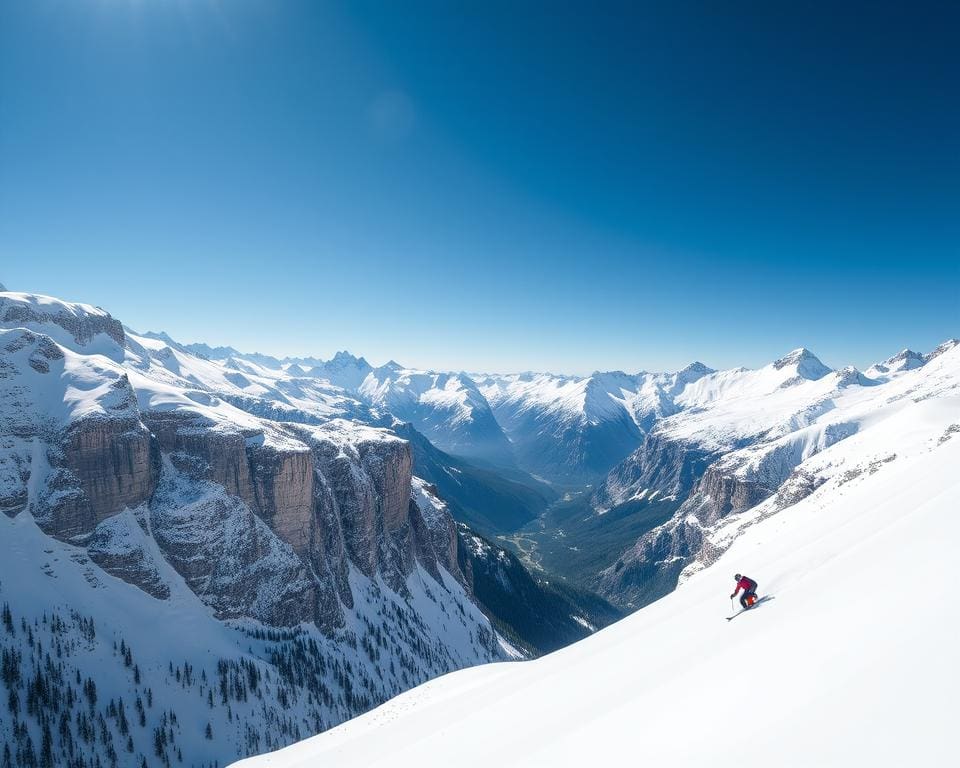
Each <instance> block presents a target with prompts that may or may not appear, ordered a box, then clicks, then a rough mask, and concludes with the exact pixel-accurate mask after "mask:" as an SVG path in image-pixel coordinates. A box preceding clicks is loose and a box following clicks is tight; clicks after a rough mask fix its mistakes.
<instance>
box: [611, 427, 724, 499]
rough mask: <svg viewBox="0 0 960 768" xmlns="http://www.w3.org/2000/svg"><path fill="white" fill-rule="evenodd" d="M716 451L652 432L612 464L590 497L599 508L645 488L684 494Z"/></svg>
mask: <svg viewBox="0 0 960 768" xmlns="http://www.w3.org/2000/svg"><path fill="white" fill-rule="evenodd" d="M715 458H716V454H715V453H713V452H712V451H709V450H704V449H702V448H699V447H698V446H696V445H692V444H689V443H686V442H684V441H683V440H676V439H673V438H671V437H668V436H666V435H662V434H659V433H657V432H653V433H651V434H649V435H647V437H646V439H645V440H644V441H643V444H642V445H641V446H640V447H639V448H638V449H637V450H636V451H634V452H633V453H632V454H630V456H628V457H627V458H626V459H625V460H624V461H623V462H621V463H620V464H619V465H618V466H617V467H615V468H614V469H613V470H612V471H611V472H610V474H609V475H607V477H606V480H605V481H604V483H603V485H601V486H600V488H598V489H597V492H596V494H594V497H593V505H594V507H596V508H598V509H610V508H612V507H615V506H616V505H618V504H622V503H624V502H625V501H628V500H629V499H630V498H631V497H633V496H635V495H636V494H638V493H640V492H643V491H648V492H651V493H652V492H654V491H656V492H658V494H659V495H660V496H661V497H663V496H673V497H676V498H683V497H684V496H685V495H686V494H687V493H689V491H690V490H691V489H692V488H693V485H694V483H695V482H696V481H697V480H698V479H699V478H700V476H701V475H702V474H703V472H704V470H705V469H706V467H707V466H708V465H709V463H710V462H711V461H712V460H713V459H715Z"/></svg>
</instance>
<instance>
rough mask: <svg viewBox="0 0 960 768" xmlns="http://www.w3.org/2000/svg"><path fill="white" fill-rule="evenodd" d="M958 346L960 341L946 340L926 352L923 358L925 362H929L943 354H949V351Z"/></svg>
mask: <svg viewBox="0 0 960 768" xmlns="http://www.w3.org/2000/svg"><path fill="white" fill-rule="evenodd" d="M958 346H960V339H947V340H946V341H945V342H943V343H942V344H938V345H937V347H936V348H935V349H933V350H932V351H930V352H928V353H927V354H926V355H924V356H923V358H924V361H925V362H930V361H931V360H933V358H935V357H940V355H942V354H943V353H944V352H949V351H950V350H951V349H954V348H955V347H958Z"/></svg>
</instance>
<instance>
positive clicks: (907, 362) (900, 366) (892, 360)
mask: <svg viewBox="0 0 960 768" xmlns="http://www.w3.org/2000/svg"><path fill="white" fill-rule="evenodd" d="M926 362H927V360H926V357H925V356H924V355H921V354H920V353H919V352H914V351H913V350H912V349H902V350H901V351H900V352H898V353H897V354H895V355H893V356H892V357H888V358H887V359H886V360H884V361H883V362H882V363H876V364H875V365H873V366H871V367H870V368H869V369H868V370H867V372H868V373H869V374H873V375H876V374H885V373H891V372H897V371H911V370H913V369H914V368H920V367H921V366H923V365H924V363H926Z"/></svg>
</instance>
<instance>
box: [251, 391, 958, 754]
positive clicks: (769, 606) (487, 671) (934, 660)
mask: <svg viewBox="0 0 960 768" xmlns="http://www.w3.org/2000/svg"><path fill="white" fill-rule="evenodd" d="M957 422H960V401H958V399H957V398H956V397H946V398H943V399H939V400H934V399H930V400H920V401H918V402H911V403H909V404H908V405H906V406H904V407H902V408H901V409H900V410H899V412H898V413H897V414H896V415H895V416H893V417H891V418H888V419H885V420H883V421H882V422H881V423H880V424H878V426H877V428H876V429H870V428H869V425H868V426H867V428H865V429H864V430H863V431H862V432H861V433H860V434H858V435H856V436H855V437H853V438H850V439H848V440H845V441H841V442H840V443H837V444H836V445H834V446H831V447H830V448H828V449H826V450H825V451H823V452H822V453H820V454H817V456H816V457H814V459H815V461H816V462H818V466H819V468H820V469H821V470H822V471H826V472H827V473H828V474H829V475H830V477H829V479H828V480H827V481H826V482H825V483H824V484H823V485H821V486H820V487H819V488H818V489H817V490H816V491H815V492H814V493H813V494H811V495H810V496H808V497H807V498H805V499H804V500H802V501H800V502H799V503H797V504H795V505H793V506H791V507H787V508H786V509H784V510H782V511H780V512H778V513H777V514H774V515H771V516H766V517H765V516H763V515H762V514H760V513H756V514H755V515H754V518H753V519H751V517H750V516H751V513H750V512H748V513H746V514H745V515H743V516H740V517H739V519H738V520H737V521H736V525H737V528H738V531H739V536H738V537H737V538H736V539H735V540H734V541H733V543H732V544H731V545H730V548H729V549H727V550H726V551H725V552H724V553H723V554H722V555H721V556H720V558H719V559H718V560H717V561H716V562H715V563H713V564H712V565H710V566H709V567H706V568H703V569H702V570H699V571H695V569H690V571H691V572H690V573H688V574H686V578H685V579H684V580H683V582H682V583H681V585H680V586H679V587H678V588H677V590H676V591H675V592H673V593H672V594H670V595H668V596H667V597H665V598H663V599H662V600H660V601H658V602H656V603H654V604H652V605H650V606H648V607H646V608H644V609H642V610H640V611H639V612H637V613H635V614H633V615H632V616H630V617H628V618H626V619H624V620H623V621H621V622H619V623H617V624H615V625H613V626H611V627H609V628H607V629H605V630H602V631H600V632H598V633H597V634H595V635H593V636H591V637H589V638H587V639H586V640H583V641H581V642H578V643H576V644H574V645H572V646H569V647H567V648H565V649H562V650H560V651H557V652H555V653H553V654H551V655H549V656H546V657H543V658H541V659H539V660H536V661H532V662H520V663H501V664H495V665H487V666H483V667H477V668H473V669H468V670H464V671H461V672H455V673H453V674H450V675H446V676H444V677H442V678H439V679H436V680H434V681H431V682H429V683H426V684H425V685H422V686H420V687H418V688H415V689H413V690H411V691H408V692H407V693H404V694H402V695H400V696H398V697H397V698H396V699H393V700H392V701H390V702H388V703H387V704H385V705H383V706H381V707H379V708H377V709H375V710H373V711H371V712H369V713H367V714H365V715H363V716H361V717H358V718H356V719H355V720H352V721H350V722H347V723H345V724H343V725H341V726H339V727H337V728H335V729H333V730H331V731H328V732H326V733H324V734H321V735H319V736H316V737H314V738H311V739H308V740H306V741H304V742H301V743H298V744H295V745H293V746H290V747H287V748H286V749H284V750H281V751H279V752H276V753H273V754H269V755H263V756H260V757H256V758H251V759H249V760H246V761H243V762H241V763H238V764H237V765H238V766H243V768H267V766H271V767H275V768H306V767H307V766H318V765H330V766H337V768H353V767H354V766H356V767H359V766H365V767H366V766H370V767H373V766H391V768H395V767H396V766H414V765H417V766H424V765H440V764H447V763H449V762H450V761H454V762H456V764H457V765H459V766H491V765H517V766H566V765H570V766H573V765H578V766H581V765H619V764H623V763H624V762H625V761H629V762H630V764H636V765H653V764H657V763H658V762H660V761H665V762H668V763H669V764H672V765H709V766H725V765H730V766H738V767H739V768H743V766H813V765H818V766H822V765H868V766H881V765H883V766H886V765H889V766H902V765H947V764H954V760H955V750H954V745H953V739H952V733H953V729H954V727H955V723H956V714H957V709H956V705H957V693H956V691H957V690H958V686H960V654H958V652H957V646H956V638H957V637H958V636H960V615H958V613H957V611H956V609H955V607H956V604H957V601H956V593H957V589H958V588H960V577H958V575H957V572H958V569H957V567H956V564H955V563H954V562H953V554H952V548H953V546H954V542H955V541H956V540H957V539H958V537H960V515H958V510H960V473H958V468H960V425H958V424H957ZM945 424H947V425H950V426H948V427H947V429H946V431H945V429H944V425H945ZM892 454H896V458H895V459H890V456H891V455H892ZM884 459H887V460H886V461H884ZM750 523H754V524H750ZM718 535H721V536H722V531H720V532H718ZM694 571H695V572H694ZM735 572H742V573H745V574H747V575H749V576H751V577H753V578H754V579H756V580H757V581H758V582H759V592H760V594H761V595H769V596H771V597H772V598H773V599H771V600H768V601H766V602H765V603H764V604H763V605H761V606H758V607H757V608H756V609H755V610H753V611H749V612H747V613H744V614H742V615H740V616H738V617H737V618H736V619H734V620H733V621H729V622H728V621H726V620H725V617H726V616H729V615H731V613H732V610H731V604H730V602H729V600H728V596H729V593H730V592H731V591H732V590H733V574H734V573H735Z"/></svg>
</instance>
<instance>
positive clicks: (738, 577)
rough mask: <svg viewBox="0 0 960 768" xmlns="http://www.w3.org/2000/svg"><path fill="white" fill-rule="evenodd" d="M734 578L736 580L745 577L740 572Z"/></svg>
mask: <svg viewBox="0 0 960 768" xmlns="http://www.w3.org/2000/svg"><path fill="white" fill-rule="evenodd" d="M733 578H734V581H740V579H742V578H743V577H742V576H741V575H740V574H739V573H738V574H736V575H735V576H734V577H733Z"/></svg>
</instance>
